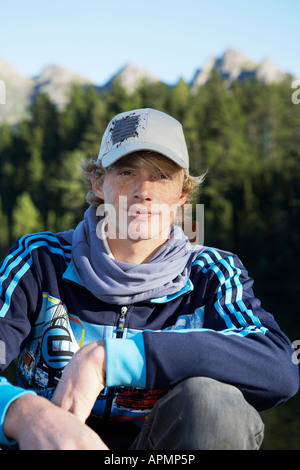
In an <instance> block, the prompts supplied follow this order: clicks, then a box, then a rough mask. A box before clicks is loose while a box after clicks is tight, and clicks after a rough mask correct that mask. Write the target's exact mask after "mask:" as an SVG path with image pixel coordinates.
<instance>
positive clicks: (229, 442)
mask: <svg viewBox="0 0 300 470" xmlns="http://www.w3.org/2000/svg"><path fill="white" fill-rule="evenodd" d="M263 435H264V424H263V422H262V420H261V418H260V415H259V414H258V412H257V411H256V410H255V409H254V408H253V407H252V406H251V405H249V404H248V403H247V402H246V400H245V399H244V397H243V395H242V393H241V392H240V391H239V390H238V389H237V388H235V387H233V386H231V385H227V384H224V383H221V382H218V381H216V380H213V379H210V378H206V377H194V378H190V379H187V380H184V381H182V382H180V383H179V384H178V385H177V386H175V387H174V388H173V390H172V391H171V392H170V393H168V394H167V395H165V396H164V397H162V398H161V399H160V400H159V401H158V402H157V403H156V405H155V406H154V408H153V410H152V412H151V413H150V415H149V417H148V419H147V420H146V422H145V424H144V426H143V429H142V431H141V432H140V434H139V436H138V437H137V439H136V440H135V442H134V443H133V445H132V446H131V449H132V450H257V449H259V447H260V446H261V444H262V441H263Z"/></svg>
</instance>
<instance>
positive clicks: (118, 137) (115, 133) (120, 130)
mask: <svg viewBox="0 0 300 470" xmlns="http://www.w3.org/2000/svg"><path fill="white" fill-rule="evenodd" d="M139 118H140V116H139V115H133V116H126V117H125V118H122V119H117V120H116V121H115V122H114V123H113V128H112V129H111V138H112V142H113V145H115V144H116V143H118V142H120V143H121V142H123V140H125V139H128V138H129V137H138V132H137V126H138V124H139Z"/></svg>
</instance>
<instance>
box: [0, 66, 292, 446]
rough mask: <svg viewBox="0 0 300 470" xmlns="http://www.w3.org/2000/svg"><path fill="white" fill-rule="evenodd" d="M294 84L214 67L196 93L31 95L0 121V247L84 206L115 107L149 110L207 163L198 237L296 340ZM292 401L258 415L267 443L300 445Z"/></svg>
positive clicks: (63, 220) (160, 87) (0, 250)
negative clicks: (169, 121)
mask: <svg viewBox="0 0 300 470" xmlns="http://www.w3.org/2000/svg"><path fill="white" fill-rule="evenodd" d="M291 92H292V90H291V83H290V82H289V81H286V82H283V83H280V84H276V85H275V84H274V85H266V84H263V83H260V82H258V81H245V82H243V83H238V82H236V83H235V84H234V85H232V87H231V88H227V87H226V86H225V84H224V82H223V81H222V80H221V79H220V77H219V76H218V75H217V74H215V75H213V76H212V77H211V79H210V81H209V82H208V83H207V85H205V86H202V87H200V88H199V89H198V90H197V91H196V92H191V90H190V89H189V87H188V85H187V83H185V82H184V80H182V79H181V80H179V82H178V83H177V84H176V85H175V86H173V87H169V86H167V85H165V84H163V83H154V84H148V83H145V82H144V83H142V84H141V85H140V87H139V88H138V89H137V90H136V91H135V92H134V93H133V94H129V93H128V92H127V91H126V90H125V89H124V88H122V86H121V84H120V83H119V82H118V81H115V82H114V84H113V87H112V90H111V91H105V92H101V93H100V92H98V91H97V90H96V89H95V88H93V87H86V88H81V87H79V86H77V85H76V86H74V88H73V89H72V92H71V95H70V99H69V102H68V105H67V106H66V107H65V108H64V109H63V110H58V109H56V108H55V106H54V105H53V104H52V103H51V102H50V100H49V98H48V96H47V95H45V94H40V95H38V96H37V98H36V100H35V102H34V103H33V104H32V107H31V111H30V117H29V119H27V120H25V121H23V122H22V123H20V125H19V126H18V128H10V127H9V126H8V125H6V124H4V125H2V126H1V127H0V255H1V257H3V256H4V255H5V253H6V251H7V249H8V248H9V246H10V245H11V244H12V242H13V240H14V239H15V238H16V237H17V236H19V235H22V234H24V233H28V232H32V231H38V230H54V231H62V230H67V229H69V228H73V227H75V226H76V224H77V223H78V222H79V221H80V220H81V218H82V215H83V212H84V210H85V207H86V203H85V192H86V188H85V187H84V184H83V181H82V178H81V173H80V169H79V164H80V159H81V158H82V157H85V156H88V155H94V154H97V153H98V150H99V146H100V140H101V136H102V134H103V132H104V130H105V128H106V125H107V123H108V121H109V120H110V119H111V118H112V117H113V116H114V115H115V114H116V113H119V112H122V111H126V110H128V109H135V108H140V107H152V108H157V109H159V110H161V111H165V112H167V113H169V114H171V115H172V116H174V117H175V118H177V119H179V120H180V121H181V122H182V124H183V128H184V131H185V136H186V141H187V145H188V149H189V153H190V161H191V170H192V173H194V174H202V173H204V172H206V171H208V173H207V177H206V183H205V185H204V186H203V188H202V189H201V190H200V195H199V202H200V203H204V206H205V232H204V233H205V244H206V245H212V246H217V247H219V248H223V249H225V250H231V251H234V252H236V253H237V254H238V255H239V256H240V257H241V259H242V260H243V262H244V263H245V265H246V266H247V268H248V269H249V272H250V275H251V276H253V277H254V278H255V279H256V283H255V292H256V294H257V295H258V297H259V298H261V299H262V301H263V306H265V307H266V308H270V311H272V312H274V315H275V317H276V319H277V320H278V321H279V323H280V324H281V325H283V328H284V330H285V331H286V333H287V334H288V335H289V336H290V338H291V339H292V340H295V339H299V338H300V326H299V325H300V320H299V316H298V314H297V312H298V295H297V292H299V281H300V274H299V266H298V264H299V261H300V132H299V130H300V106H299V105H298V106H297V105H294V104H293V103H292V102H291ZM298 401H299V397H295V399H293V400H291V401H290V402H288V403H287V404H286V405H283V406H282V407H279V408H276V409H274V410H271V411H267V412H265V413H264V419H265V421H266V425H267V438H266V441H265V444H264V445H265V448H294V449H295V448H298V449H299V448H300V443H298V440H299V439H297V436H299V422H300V420H299V406H296V405H295V403H298ZM290 403H291V404H290Z"/></svg>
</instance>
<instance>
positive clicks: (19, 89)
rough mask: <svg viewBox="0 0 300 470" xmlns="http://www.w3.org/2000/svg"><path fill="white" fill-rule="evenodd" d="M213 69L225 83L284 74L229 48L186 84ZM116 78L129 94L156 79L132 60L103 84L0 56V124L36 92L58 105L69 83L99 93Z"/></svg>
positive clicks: (18, 114)
mask: <svg viewBox="0 0 300 470" xmlns="http://www.w3.org/2000/svg"><path fill="white" fill-rule="evenodd" d="M213 70H216V71H217V72H218V73H219V75H220V76H221V77H222V78H223V79H224V80H225V81H226V82H227V83H228V84H230V83H232V82H233V81H235V80H246V79H249V78H253V77H257V78H258V79H259V80H261V81H262V82H265V83H274V82H275V83H276V82H279V81H281V80H283V79H284V77H286V76H287V74H286V73H285V72H284V71H282V70H280V69H279V68H278V67H276V65H275V64H273V62H272V61H271V60H269V59H267V60H265V61H263V62H262V63H260V64H258V63H255V62H252V61H250V60H249V59H248V58H247V57H245V56H244V55H243V54H242V53H240V52H239V51H236V50H235V49H229V50H227V51H226V52H225V53H224V54H223V55H222V56H221V57H218V58H216V57H211V58H210V59H209V60H208V61H207V62H206V63H205V64H204V66H203V67H202V68H200V69H198V70H196V72H195V75H194V77H193V78H192V80H191V82H190V83H189V86H190V89H191V90H192V91H194V90H197V89H198V87H199V86H203V85H205V83H206V82H207V80H208V79H209V77H210V75H211V73H212V71H213ZM116 78H117V79H118V80H119V81H120V83H121V84H122V85H123V86H124V88H125V89H126V90H127V91H128V92H129V93H133V92H134V91H135V89H136V88H137V87H138V85H139V84H140V83H141V81H143V80H144V81H146V82H148V83H155V82H158V81H159V80H158V78H156V77H155V76H153V75H152V74H151V73H150V72H149V71H148V70H146V69H142V68H140V67H138V66H137V65H135V64H133V63H129V64H127V65H126V66H125V67H123V68H122V69H121V70H120V71H118V72H117V73H116V74H115V75H113V76H112V78H111V79H110V80H109V81H108V82H107V83H105V84H103V85H99V84H95V83H92V82H91V81H90V80H89V79H87V78H85V77H83V76H80V75H78V74H74V73H72V72H70V71H69V70H67V69H65V68H64V67H62V66H59V65H50V66H48V67H46V68H45V69H44V70H43V71H42V72H41V74H40V75H38V76H37V77H33V78H27V77H24V76H22V75H21V74H19V72H18V71H17V70H16V69H15V68H14V67H13V66H11V65H10V64H9V63H7V62H6V61H5V60H4V59H2V58H1V57H0V81H1V84H2V85H3V84H4V87H3V86H2V90H3V88H4V91H5V96H4V98H5V100H4V102H5V104H0V124H1V123H2V122H7V123H8V124H11V125H13V124H16V123H18V122H19V121H20V120H21V119H22V118H23V117H25V116H26V112H27V110H28V107H29V105H30V103H31V102H32V101H33V100H34V98H35V97H36V96H37V94H38V93H39V92H45V93H47V94H48V95H49V97H50V99H51V100H52V101H53V103H55V105H56V106H58V107H59V108H60V107H63V106H64V105H65V104H66V103H67V101H68V96H69V92H70V89H71V86H72V84H73V83H78V84H79V85H81V86H87V85H91V86H95V87H96V88H97V89H98V90H99V91H100V92H101V90H103V89H109V88H110V87H111V85H112V83H113V81H114V80H115V79H116ZM2 94H3V93H2ZM1 103H3V99H2V101H1Z"/></svg>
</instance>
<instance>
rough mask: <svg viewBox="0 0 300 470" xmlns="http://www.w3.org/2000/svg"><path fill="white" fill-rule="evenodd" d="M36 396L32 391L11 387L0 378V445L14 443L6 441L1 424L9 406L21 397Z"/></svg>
mask: <svg viewBox="0 0 300 470" xmlns="http://www.w3.org/2000/svg"><path fill="white" fill-rule="evenodd" d="M26 394H31V395H36V394H35V393H34V392H33V391H29V390H24V389H23V388H20V387H14V386H13V385H11V384H10V383H9V382H8V381H7V379H6V378H5V377H0V444H5V445H13V444H15V441H13V440H10V439H8V438H7V437H6V436H5V434H4V432H3V423H4V419H5V415H6V412H7V410H8V407H9V405H10V404H11V403H12V402H13V401H15V400H17V398H20V397H21V396H23V395H26Z"/></svg>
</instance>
